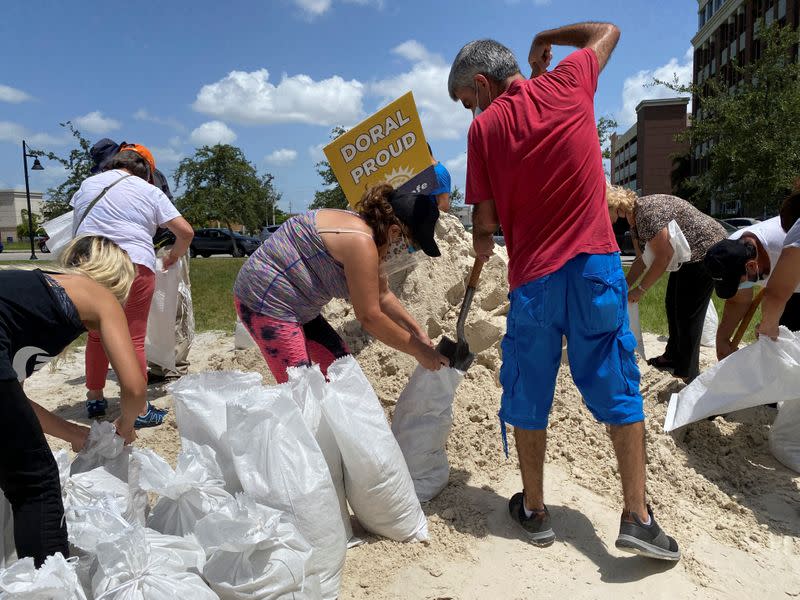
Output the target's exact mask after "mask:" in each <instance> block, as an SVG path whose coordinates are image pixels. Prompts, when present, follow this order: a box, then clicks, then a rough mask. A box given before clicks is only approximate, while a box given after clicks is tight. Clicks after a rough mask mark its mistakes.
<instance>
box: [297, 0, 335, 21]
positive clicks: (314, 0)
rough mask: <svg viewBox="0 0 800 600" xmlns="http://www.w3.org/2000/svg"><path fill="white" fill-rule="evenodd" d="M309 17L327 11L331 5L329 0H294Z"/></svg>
mask: <svg viewBox="0 0 800 600" xmlns="http://www.w3.org/2000/svg"><path fill="white" fill-rule="evenodd" d="M294 3H295V4H296V5H297V6H298V7H300V8H301V9H302V10H303V12H304V13H306V14H307V15H308V16H309V17H318V16H320V15H322V14H325V13H326V12H328V10H329V9H330V7H331V0H294Z"/></svg>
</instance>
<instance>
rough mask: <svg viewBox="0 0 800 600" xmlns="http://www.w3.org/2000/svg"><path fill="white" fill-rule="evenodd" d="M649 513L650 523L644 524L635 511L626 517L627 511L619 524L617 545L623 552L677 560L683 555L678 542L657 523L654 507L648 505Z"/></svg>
mask: <svg viewBox="0 0 800 600" xmlns="http://www.w3.org/2000/svg"><path fill="white" fill-rule="evenodd" d="M647 513H648V514H649V515H650V524H649V525H643V524H642V521H641V519H640V518H639V515H637V514H636V513H635V512H631V513H630V517H631V519H633V521H629V520H627V519H626V518H625V513H623V515H622V519H621V520H620V524H619V536H618V537H617V543H616V546H617V548H618V549H619V550H622V551H623V552H630V553H631V554H639V555H640V556H646V557H648V558H657V559H659V560H672V561H677V560H679V559H680V557H681V551H680V549H679V548H678V542H676V541H675V540H674V539H673V538H671V537H670V536H668V535H667V534H666V533H664V531H663V530H662V529H661V527H659V526H658V523H656V518H655V517H654V516H653V509H652V508H650V505H649V504H648V505H647Z"/></svg>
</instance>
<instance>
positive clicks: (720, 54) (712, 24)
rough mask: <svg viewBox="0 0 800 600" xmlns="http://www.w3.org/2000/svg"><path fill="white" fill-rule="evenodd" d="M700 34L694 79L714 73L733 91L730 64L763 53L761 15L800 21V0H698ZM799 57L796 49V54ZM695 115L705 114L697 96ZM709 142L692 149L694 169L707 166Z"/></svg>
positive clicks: (731, 210) (732, 210)
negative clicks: (759, 29)
mask: <svg viewBox="0 0 800 600" xmlns="http://www.w3.org/2000/svg"><path fill="white" fill-rule="evenodd" d="M697 5H698V13H697V18H698V22H697V34H696V35H695V36H694V38H693V39H692V46H693V47H694V83H695V84H696V85H698V86H702V85H703V84H704V83H705V82H706V81H708V80H709V79H711V78H712V77H722V78H723V80H724V81H725V82H726V83H727V85H728V88H729V89H730V90H731V91H733V89H734V88H735V86H736V85H737V84H738V82H739V81H738V75H737V74H736V73H735V72H734V70H733V68H732V67H731V61H732V60H733V59H735V60H736V61H737V62H738V63H739V64H740V65H745V64H747V63H748V62H750V61H752V60H757V59H758V58H759V56H761V42H760V40H759V39H758V28H759V23H760V21H761V19H763V20H764V22H765V23H766V24H767V25H770V24H772V23H773V22H775V21H778V22H779V23H781V24H782V25H791V26H793V27H797V26H798V25H800V0H698V1H697ZM794 58H795V59H796V58H797V49H796V48H795V56H794ZM692 118H693V119H695V120H700V119H702V118H703V107H702V105H701V103H700V101H699V100H698V98H697V97H695V98H693V101H692ZM708 150H709V148H708V146H707V145H705V144H704V145H703V146H702V147H700V146H698V147H696V148H693V150H692V173H694V174H698V173H702V172H703V171H705V169H707V168H708V160H709V158H708ZM740 208H741V207H740V206H739V205H738V203H736V205H728V206H716V204H715V202H714V200H713V199H712V202H711V212H712V214H713V213H717V212H722V213H728V214H736V213H738V212H739V210H740Z"/></svg>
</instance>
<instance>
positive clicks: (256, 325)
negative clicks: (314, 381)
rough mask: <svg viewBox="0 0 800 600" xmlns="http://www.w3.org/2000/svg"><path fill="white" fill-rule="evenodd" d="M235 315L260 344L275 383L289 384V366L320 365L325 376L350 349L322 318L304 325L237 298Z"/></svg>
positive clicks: (319, 317)
mask: <svg viewBox="0 0 800 600" xmlns="http://www.w3.org/2000/svg"><path fill="white" fill-rule="evenodd" d="M234 304H235V305H236V313H237V314H238V315H239V319H241V321H242V324H243V325H244V326H245V327H246V328H247V331H249V332H250V335H251V336H252V337H253V340H255V342H256V344H257V345H258V348H259V350H261V354H262V355H263V356H264V360H266V361H267V366H268V367H269V370H270V371H272V374H273V375H274V376H275V380H276V381H277V382H278V383H286V381H288V377H287V375H286V370H287V369H288V368H289V367H302V366H309V365H311V364H318V365H319V367H320V369H321V370H322V373H323V374H327V371H328V367H330V366H331V363H332V362H333V361H335V360H336V359H337V358H341V357H343V356H347V355H348V354H350V350H349V349H348V348H347V345H346V344H345V343H344V341H343V340H342V338H340V337H339V334H338V333H336V331H335V330H334V329H333V327H331V325H330V323H328V322H327V321H326V320H325V319H324V317H323V316H322V315H319V316H318V317H317V318H316V319H313V320H311V321H309V322H308V323H305V324H303V325H301V324H300V323H292V322H291V321H279V320H278V319H273V318H272V317H268V316H266V315H262V314H259V313H257V312H254V311H252V310H250V309H249V308H248V307H247V306H245V305H244V304H242V303H241V302H240V301H239V299H238V298H235V297H234Z"/></svg>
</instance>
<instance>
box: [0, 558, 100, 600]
mask: <svg viewBox="0 0 800 600" xmlns="http://www.w3.org/2000/svg"><path fill="white" fill-rule="evenodd" d="M74 562H75V561H69V560H66V559H65V558H64V556H63V555H62V554H61V553H60V552H58V553H56V554H54V555H53V556H48V557H47V559H45V561H44V563H43V564H42V566H41V567H40V568H39V569H37V568H36V567H35V566H34V562H33V559H32V558H30V557H28V558H23V559H22V560H18V561H17V562H15V563H14V564H13V565H11V566H10V567H8V568H7V569H5V570H3V571H2V572H0V600H56V599H57V600H62V599H63V600H67V599H69V600H86V594H85V593H84V591H83V588H82V587H81V585H80V583H79V581H78V576H77V574H76V573H75V564H74Z"/></svg>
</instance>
